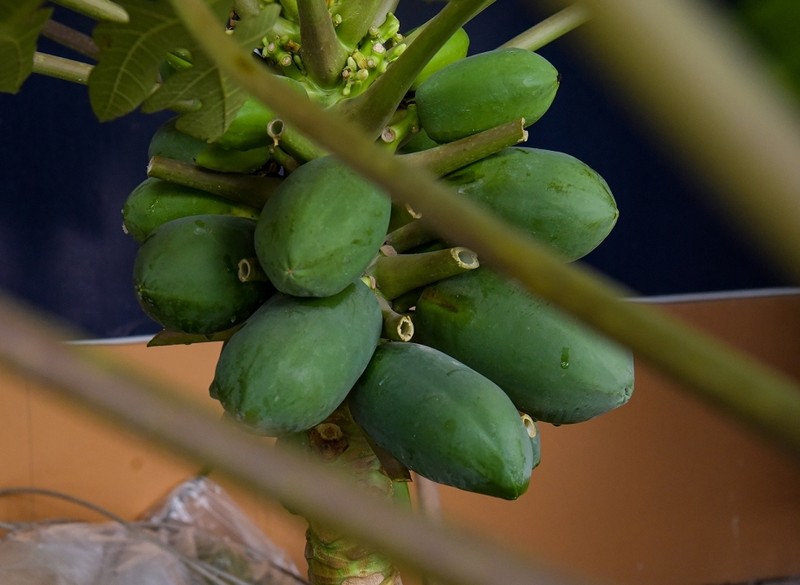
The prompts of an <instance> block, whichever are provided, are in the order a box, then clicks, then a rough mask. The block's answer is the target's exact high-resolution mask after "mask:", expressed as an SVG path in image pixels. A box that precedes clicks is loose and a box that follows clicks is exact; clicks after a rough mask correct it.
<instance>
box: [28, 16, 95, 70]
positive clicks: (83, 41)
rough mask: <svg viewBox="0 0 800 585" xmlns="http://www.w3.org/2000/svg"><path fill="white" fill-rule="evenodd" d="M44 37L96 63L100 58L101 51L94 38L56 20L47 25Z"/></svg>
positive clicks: (43, 32)
mask: <svg viewBox="0 0 800 585" xmlns="http://www.w3.org/2000/svg"><path fill="white" fill-rule="evenodd" d="M42 36H43V37H45V38H48V39H50V40H51V41H54V42H56V43H58V44H59V45H61V46H63V47H67V48H68V49H72V50H73V51H76V52H78V53H80V54H81V55H83V56H85V57H89V58H90V59H94V60H95V61H96V60H97V59H98V57H99V56H100V49H99V48H98V47H97V45H96V44H95V42H94V39H92V37H90V36H89V35H86V34H84V33H82V32H80V31H77V30H75V29H74V28H71V27H69V26H66V25H65V24H62V23H60V22H57V21H55V20H52V19H51V20H48V21H47V22H46V23H45V25H44V27H43V28H42Z"/></svg>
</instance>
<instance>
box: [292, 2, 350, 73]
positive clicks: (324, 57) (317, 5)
mask: <svg viewBox="0 0 800 585" xmlns="http://www.w3.org/2000/svg"><path fill="white" fill-rule="evenodd" d="M297 10H298V16H299V18H300V37H301V38H302V44H301V46H300V56H301V57H302V59H303V66H304V67H305V69H306V71H307V72H308V75H309V76H310V77H311V79H312V80H313V81H314V82H315V83H317V84H318V85H320V86H321V87H332V86H333V85H335V84H336V83H337V82H338V81H339V79H340V78H341V74H342V69H343V68H344V64H345V61H347V55H348V50H347V48H346V47H345V46H344V45H342V43H341V42H340V41H339V37H338V36H336V29H335V28H334V26H333V21H332V20H331V15H330V13H329V12H328V2H327V0H297Z"/></svg>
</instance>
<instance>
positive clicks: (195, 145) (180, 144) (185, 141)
mask: <svg viewBox="0 0 800 585" xmlns="http://www.w3.org/2000/svg"><path fill="white" fill-rule="evenodd" d="M177 121H178V117H177V116H176V117H174V118H170V119H169V120H167V121H166V122H164V123H163V124H162V125H161V126H159V127H158V129H156V131H155V132H154V133H153V136H152V137H151V138H150V143H149V145H148V147H147V156H148V157H149V158H153V157H154V156H163V157H164V158H171V159H175V160H179V161H182V162H188V163H190V162H194V157H195V155H196V154H197V153H198V152H200V151H201V150H203V149H204V148H206V147H207V146H208V143H206V142H205V141H204V140H200V139H199V138H195V137H194V136H190V135H189V134H185V133H183V132H181V131H180V130H178V128H177V126H176V123H177Z"/></svg>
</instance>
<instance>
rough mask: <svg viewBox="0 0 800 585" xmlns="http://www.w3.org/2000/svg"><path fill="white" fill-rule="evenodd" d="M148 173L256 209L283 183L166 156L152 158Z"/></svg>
mask: <svg viewBox="0 0 800 585" xmlns="http://www.w3.org/2000/svg"><path fill="white" fill-rule="evenodd" d="M147 176H148V177H153V178H156V179H162V180H164V181H170V182H172V183H176V184H178V185H183V186H184V187H192V188H193V189H199V190H200V191H205V192H206V193H210V194H212V195H217V196H218V197H224V198H225V199H228V200H230V201H234V202H236V203H244V204H246V205H249V206H251V207H253V208H255V209H261V208H262V207H263V206H264V203H265V202H266V200H267V199H268V198H269V197H270V195H272V194H273V193H274V192H275V189H277V188H278V186H279V185H280V183H281V179H279V178H277V177H260V176H257V175H245V174H240V173H219V172H217V171H210V170H208V169H204V168H201V167H198V166H197V165H193V164H191V163H187V162H183V161H179V160H175V159H171V158H165V157H163V156H154V157H153V158H151V159H150V163H149V164H148V165H147Z"/></svg>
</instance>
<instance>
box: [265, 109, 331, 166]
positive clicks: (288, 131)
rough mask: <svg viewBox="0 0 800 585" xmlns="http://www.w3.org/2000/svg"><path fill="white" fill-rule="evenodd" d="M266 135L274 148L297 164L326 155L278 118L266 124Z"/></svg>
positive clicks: (313, 143)
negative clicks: (280, 150) (272, 142)
mask: <svg viewBox="0 0 800 585" xmlns="http://www.w3.org/2000/svg"><path fill="white" fill-rule="evenodd" d="M267 134H269V136H270V138H272V140H273V141H274V143H275V146H276V147H278V146H279V147H280V148H281V149H282V150H283V151H284V152H285V153H287V154H288V155H290V156H291V157H292V158H294V159H295V160H296V161H297V162H298V163H303V162H308V161H310V160H312V159H315V158H319V157H321V156H325V155H326V154H327V152H326V151H324V150H322V149H321V148H320V147H319V146H318V145H317V144H316V143H315V142H313V141H312V140H309V139H308V138H306V136H305V135H303V134H302V133H300V132H298V131H297V130H295V129H294V128H292V127H291V126H289V125H287V124H285V123H284V121H283V120H281V119H280V118H276V119H274V120H271V121H270V122H269V124H267Z"/></svg>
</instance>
